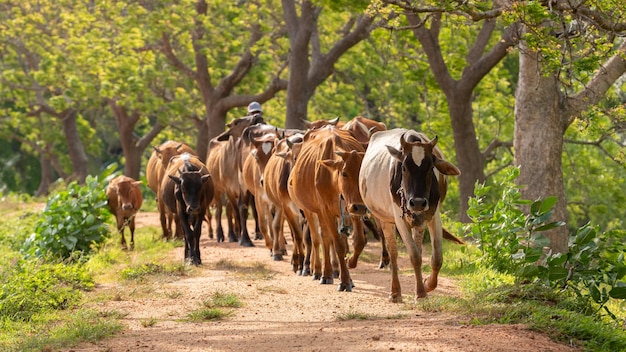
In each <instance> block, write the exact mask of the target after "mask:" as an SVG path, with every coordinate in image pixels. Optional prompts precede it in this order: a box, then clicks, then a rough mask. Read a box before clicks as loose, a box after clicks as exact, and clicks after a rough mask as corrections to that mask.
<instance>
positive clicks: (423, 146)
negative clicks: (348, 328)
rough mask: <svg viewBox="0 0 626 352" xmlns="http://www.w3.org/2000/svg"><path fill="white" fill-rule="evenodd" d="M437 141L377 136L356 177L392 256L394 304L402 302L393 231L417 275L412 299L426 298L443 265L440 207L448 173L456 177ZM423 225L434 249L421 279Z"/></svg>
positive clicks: (402, 132)
mask: <svg viewBox="0 0 626 352" xmlns="http://www.w3.org/2000/svg"><path fill="white" fill-rule="evenodd" d="M436 144H437V138H435V139H434V140H432V141H431V140H429V139H428V137H426V136H425V135H424V134H423V133H418V132H415V131H412V130H406V129H394V130H389V131H381V132H376V133H374V134H373V135H372V137H371V138H370V142H369V146H368V148H367V152H366V153H365V157H364V158H363V163H362V165H361V173H360V176H359V188H360V190H361V194H362V196H363V200H364V202H365V204H366V205H367V207H368V209H369V210H370V211H371V212H372V214H373V215H374V216H375V217H376V219H378V220H380V221H381V224H382V228H383V232H384V234H385V239H386V240H387V246H388V249H389V254H390V256H391V271H392V280H391V295H390V300H391V301H392V302H400V301H401V300H402V293H401V289H400V281H399V279H398V250H397V248H396V241H395V238H396V229H397V231H398V232H399V233H400V236H401V237H402V240H403V241H404V244H405V246H406V248H407V251H408V253H409V257H410V258H411V263H412V265H413V270H414V272H415V281H416V287H415V295H416V298H419V297H426V292H427V291H432V290H434V289H435V288H436V287H437V275H438V273H439V270H440V269H441V265H442V263H443V255H442V244H441V241H442V236H443V234H442V233H443V228H442V225H441V218H440V215H439V207H440V205H441V203H442V202H443V200H444V198H445V196H446V191H447V179H446V175H459V174H460V171H459V169H458V168H457V167H456V166H454V165H453V164H451V163H450V162H448V161H445V160H444V159H443V155H442V153H441V151H440V150H439V149H438V148H437V147H436ZM424 224H426V225H428V230H429V234H430V239H431V245H432V257H431V269H432V273H431V275H430V276H429V277H428V278H427V279H426V280H423V279H422V240H423V236H424Z"/></svg>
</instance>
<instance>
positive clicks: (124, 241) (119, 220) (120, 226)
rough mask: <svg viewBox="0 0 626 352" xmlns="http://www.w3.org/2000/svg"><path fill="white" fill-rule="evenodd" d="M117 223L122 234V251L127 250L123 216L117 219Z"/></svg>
mask: <svg viewBox="0 0 626 352" xmlns="http://www.w3.org/2000/svg"><path fill="white" fill-rule="evenodd" d="M115 220H116V222H117V231H118V232H119V233H120V237H121V238H120V244H121V245H122V249H123V250H127V249H128V247H127V246H126V238H125V237H124V217H123V216H121V215H120V216H118V217H116V219H115Z"/></svg>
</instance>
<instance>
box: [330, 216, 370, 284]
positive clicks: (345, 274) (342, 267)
mask: <svg viewBox="0 0 626 352" xmlns="http://www.w3.org/2000/svg"><path fill="white" fill-rule="evenodd" d="M322 219H323V220H321V221H322V232H323V235H322V236H323V241H324V242H326V241H329V240H330V241H329V242H330V243H329V244H332V247H333V248H334V251H335V253H336V255H337V259H338V261H339V279H340V284H339V287H338V288H337V291H346V292H351V291H352V288H353V287H354V284H353V282H352V278H351V277H350V271H349V270H348V265H347V263H346V253H347V252H348V241H347V239H346V237H345V236H344V235H343V234H340V233H339V231H338V230H337V224H336V218H335V217H334V216H332V215H330V214H324V215H322ZM361 230H363V229H362V228H361ZM329 247H330V246H329ZM324 251H326V249H324ZM324 254H326V252H324Z"/></svg>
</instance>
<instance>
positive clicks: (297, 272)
mask: <svg viewBox="0 0 626 352" xmlns="http://www.w3.org/2000/svg"><path fill="white" fill-rule="evenodd" d="M294 272H295V273H296V275H298V276H302V270H294Z"/></svg>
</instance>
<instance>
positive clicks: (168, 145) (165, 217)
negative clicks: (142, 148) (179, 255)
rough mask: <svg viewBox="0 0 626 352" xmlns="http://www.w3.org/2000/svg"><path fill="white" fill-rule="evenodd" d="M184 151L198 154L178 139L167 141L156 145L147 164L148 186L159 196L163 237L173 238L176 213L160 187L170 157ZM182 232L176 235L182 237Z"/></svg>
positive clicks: (158, 202)
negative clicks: (164, 202) (162, 196)
mask: <svg viewBox="0 0 626 352" xmlns="http://www.w3.org/2000/svg"><path fill="white" fill-rule="evenodd" d="M182 153H189V154H191V155H196V153H195V152H194V150H193V149H191V147H190V146H188V145H187V144H185V143H181V142H177V141H172V140H169V141H165V142H163V143H161V145H159V146H158V147H154V150H153V151H152V154H151V155H150V159H148V165H146V180H147V182H148V187H149V188H150V189H151V190H152V191H153V192H154V194H155V195H156V198H157V205H158V209H159V214H160V220H161V229H162V231H163V238H165V239H171V238H172V224H173V219H174V213H172V212H169V211H168V210H167V209H166V208H165V206H164V204H163V203H162V202H161V200H160V197H159V193H160V192H159V188H160V187H161V182H162V180H163V175H164V174H165V170H166V169H167V166H168V164H169V162H170V159H171V158H172V157H173V156H175V155H179V154H182ZM182 235H183V234H182V233H180V232H177V233H176V237H177V238H182Z"/></svg>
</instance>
